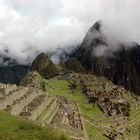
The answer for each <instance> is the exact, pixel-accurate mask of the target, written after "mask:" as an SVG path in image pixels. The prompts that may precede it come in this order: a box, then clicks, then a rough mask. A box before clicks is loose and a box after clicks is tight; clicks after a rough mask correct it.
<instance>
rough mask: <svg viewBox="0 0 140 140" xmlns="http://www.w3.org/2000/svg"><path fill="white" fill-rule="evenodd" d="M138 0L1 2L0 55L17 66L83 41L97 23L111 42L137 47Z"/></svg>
mask: <svg viewBox="0 0 140 140" xmlns="http://www.w3.org/2000/svg"><path fill="white" fill-rule="evenodd" d="M139 9H140V1H139V0H135V1H134V0H123V1H122V0H3V1H2V0H0V52H1V53H5V52H4V49H5V48H6V49H8V50H9V53H8V54H7V53H5V54H6V55H10V57H12V58H15V59H17V60H18V61H19V63H25V64H26V63H28V62H29V61H30V62H31V61H32V59H33V58H34V57H35V55H36V53H37V52H41V51H47V50H49V49H55V48H57V47H64V48H65V47H67V46H71V45H75V44H78V43H80V42H81V41H82V39H83V37H84V35H85V33H86V32H87V30H88V28H89V27H90V26H92V24H93V23H94V22H96V21H97V20H98V19H102V20H103V23H104V27H103V28H104V33H105V34H107V35H108V37H109V38H111V40H110V41H113V40H115V41H123V42H128V41H135V42H138V43H140V12H139Z"/></svg>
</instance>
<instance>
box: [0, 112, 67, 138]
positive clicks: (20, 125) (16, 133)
mask: <svg viewBox="0 0 140 140" xmlns="http://www.w3.org/2000/svg"><path fill="white" fill-rule="evenodd" d="M0 140H68V138H66V136H64V135H63V134H62V133H61V132H58V131H57V132H56V131H54V130H52V129H50V128H49V129H47V128H43V127H40V126H37V125H35V124H33V123H31V122H30V121H25V120H21V119H20V118H17V117H14V116H11V115H10V114H9V113H7V112H2V111H0Z"/></svg>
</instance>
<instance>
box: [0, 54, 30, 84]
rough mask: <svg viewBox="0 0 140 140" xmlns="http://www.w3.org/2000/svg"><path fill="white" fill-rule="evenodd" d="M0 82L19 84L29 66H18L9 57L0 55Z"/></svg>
mask: <svg viewBox="0 0 140 140" xmlns="http://www.w3.org/2000/svg"><path fill="white" fill-rule="evenodd" d="M0 60H1V63H0V82H1V83H12V84H19V82H20V81H21V80H22V79H23V78H24V77H25V75H26V74H27V72H28V71H29V69H30V66H29V65H21V64H18V63H17V61H16V60H14V59H11V58H10V57H5V56H3V55H0Z"/></svg>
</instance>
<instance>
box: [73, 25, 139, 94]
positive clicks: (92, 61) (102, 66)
mask: <svg viewBox="0 0 140 140" xmlns="http://www.w3.org/2000/svg"><path fill="white" fill-rule="evenodd" d="M102 46H103V48H102V49H104V50H102V49H100V48H101V47H102ZM108 47H109V46H108V42H107V39H106V36H105V35H104V34H103V33H102V24H101V22H96V23H95V24H94V25H93V26H92V27H91V28H90V29H89V31H88V33H87V34H86V37H85V38H84V40H83V42H82V44H81V45H80V47H79V48H78V49H77V50H76V51H75V52H74V54H73V56H74V57H76V58H77V59H78V60H79V61H80V62H81V63H82V64H83V65H84V66H85V67H86V68H87V69H88V70H90V71H92V72H94V73H95V74H97V75H104V76H106V77H107V78H109V79H110V80H111V81H113V82H114V83H115V84H119V85H123V86H124V87H125V88H126V89H128V90H131V91H133V92H134V93H136V94H139V92H140V46H139V45H138V44H136V43H131V47H128V46H126V45H124V44H119V45H118V46H117V48H119V49H117V50H116V51H112V50H109V49H108ZM97 49H98V52H97ZM102 51H103V52H102ZM103 53H104V54H105V55H104V54H103Z"/></svg>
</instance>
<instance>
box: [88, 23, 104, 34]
mask: <svg viewBox="0 0 140 140" xmlns="http://www.w3.org/2000/svg"><path fill="white" fill-rule="evenodd" d="M101 27H102V21H101V20H98V21H97V22H95V24H94V25H93V26H92V27H91V28H90V29H89V31H90V32H93V31H95V30H96V31H100V30H101Z"/></svg>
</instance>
